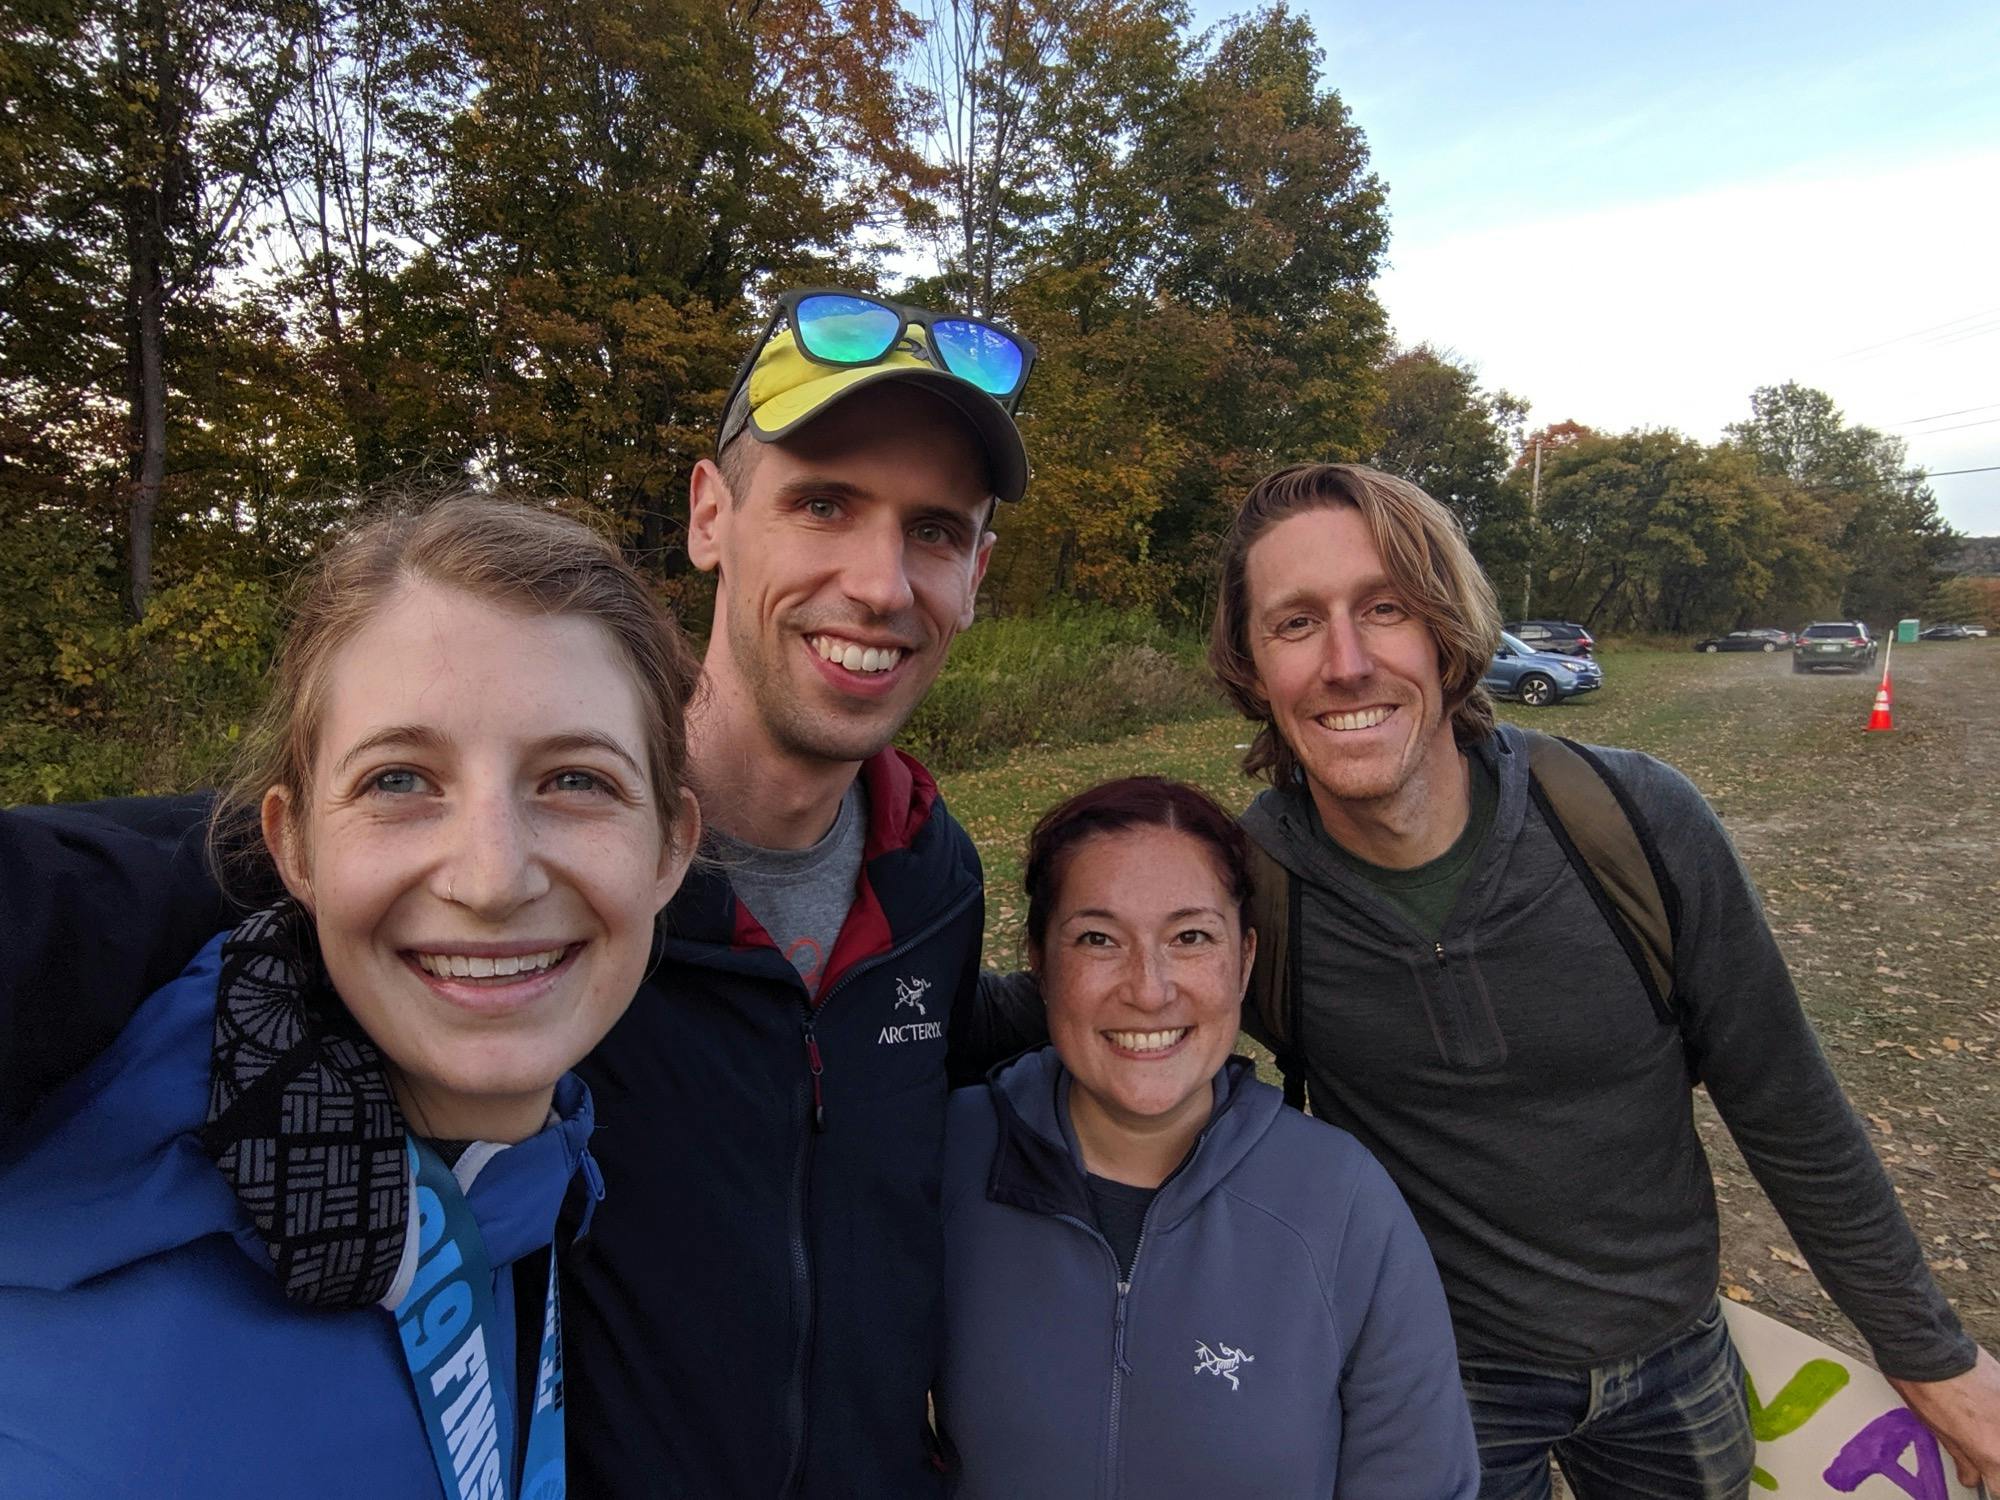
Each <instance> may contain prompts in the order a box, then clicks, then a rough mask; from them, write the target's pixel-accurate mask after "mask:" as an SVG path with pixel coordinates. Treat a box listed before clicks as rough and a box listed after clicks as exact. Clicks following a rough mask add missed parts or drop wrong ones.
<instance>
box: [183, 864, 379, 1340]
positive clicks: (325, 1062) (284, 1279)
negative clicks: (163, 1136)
mask: <svg viewBox="0 0 2000 1500" xmlns="http://www.w3.org/2000/svg"><path fill="white" fill-rule="evenodd" d="M403 1136H404V1126H403V1115H402V1111H401V1110H399V1109H398V1108H397V1107H396V1100H395V1096H394V1095H393V1094H391V1093H390V1091H389V1079H388V1074H387V1073H386V1072H385V1070H384V1066H383V1062H382V1055H381V1053H379V1052H378V1051H376V1049H375V1045H374V1043H372V1042H371V1041H369V1040H368V1038H367V1036H366V1035H365V1034H363V1032H362V1030H361V1028H360V1027H359V1026H358V1025H357V1024H356V1023H355V1021H354V1018H353V1017H352V1016H350V1015H349V1014H348V1012H347V1008H346V1007H345V1006H344V1005H342V1004H341V1003H340V999H339V997H338V996H336V995H335V994H334V992H333V989H332V986H331V985H330V984H329V983H328V981H327V977H326V970H325V968H324V967H323V966H322V964H321V962H320V955H319V941H318V937H317V935H316V934H315V932H314V930H313V923H312V918H311V917H310V916H308V915H307V914H306V912H305V911H304V910H303V909H301V908H300V907H299V906H298V905H297V904H296V903H295V902H292V901H282V902H280V903H279V904H278V905H276V906H274V907H271V908H270V909H268V910H266V911H261V912H258V913H257V914H256V915H254V916H252V917H250V918H249V919H248V920H246V921H245V922H244V923H243V924H242V925H241V926H239V927H238V928H237V929H236V930H235V931H234V932H232V933H230V935H229V936H228V937H227V938H226V939H225V940H224V941H223V945H222V973H221V977H220V979H219V981H218V983H217V986H216V1001H215V1055H214V1061H213V1065H212V1069H211V1072H210V1077H209V1095H208V1123H207V1124H206V1125H204V1126H203V1127H202V1132H201V1139H202V1144H203V1145H204V1146H206V1147H207V1148H208V1152H209V1154H210V1155H211V1156H213V1157H214V1158H215V1162H216V1165H217V1166H218V1167H219V1168H221V1170H222V1175H223V1176H224V1177H226V1178H228V1179H229V1184H230V1186H231V1187H233V1188H234V1189H235V1190H236V1196H237V1198H238V1200H239V1201H241V1203H242V1204H243V1207H244V1208H245V1209H246V1210H247V1211H248V1213H249V1214H250V1217H251V1220H252V1221H253V1222H254V1223H255V1224H256V1226H257V1232H258V1234H259V1235H260V1236H261V1237H262V1239H263V1241H264V1245H265V1248H266V1249H268V1250H269V1251H270V1253H271V1260H272V1263H273V1266H274V1268H275V1270H276V1272H277V1277H278V1285H279V1286H280V1287H281V1288H283V1290H284V1293H285V1296H286V1297H288V1298H289V1299H291V1300H292V1301H294V1302H304V1303H309V1304H311V1305H313V1306H316V1307H326V1308H355V1307H371V1306H373V1305H375V1304H376V1303H378V1302H380V1301H381V1300H382V1299H383V1298H384V1297H385V1296H387V1295H388V1293H389V1289H390V1286H391V1285H392V1284H393V1283H394V1281H395V1279H396V1270H397V1267H398V1266H399V1265H400V1264H401V1263H402V1259H403V1240H404V1235H405V1231H406V1228H407V1224H408V1218H409V1173H408V1167H407V1162H406V1159H405V1156H404V1145H403Z"/></svg>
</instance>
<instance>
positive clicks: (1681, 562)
mask: <svg viewBox="0 0 2000 1500" xmlns="http://www.w3.org/2000/svg"><path fill="white" fill-rule="evenodd" d="M1540 520H1541V536H1542V538H1543V545H1544V548H1545V550H1544V552H1543V554H1542V557H1541V562H1540V566H1539V567H1538V570H1537V578H1538V580H1539V581H1538V584H1537V588H1538V590H1540V597H1541V598H1543V599H1544V600H1545V601H1546V604H1545V606H1541V607H1546V608H1547V609H1549V610H1550V611H1551V612H1554V613H1559V614H1562V615H1563V616H1565V617H1567V618H1571V619H1575V620H1578V621H1580V622H1582V623H1583V624H1585V625H1589V626H1592V627H1593V628H1598V629H1638V630H1658V631H1676V632H1684V631H1691V630H1700V629H1704V628H1709V627H1713V626H1718V625H1726V624H1733V623H1735V622H1736V621H1737V619H1738V618H1739V617H1740V616H1741V615H1742V614H1743V612H1744V611H1745V610H1748V609H1751V608H1754V606H1755V605H1756V604H1757V602H1758V601H1759V600H1761V599H1762V598H1763V597H1764V596H1765V595H1766V594H1767V593H1768V591H1769V589H1770V586H1771V574H1770V568H1769V565H1768V561H1767V559H1768V557H1769V555H1770V553H1771V550H1772V546H1773V542H1774V539H1775V537H1776V535H1777V533H1778V532H1779V530H1780V528H1781V525H1782V519H1781V515H1780V512H1779V510H1778V508H1777V506H1776V505H1775V504H1774V503H1773V501H1772V498H1771V496H1770V493H1769V491H1768V489H1767V488H1766V487H1765V486H1764V485H1763V484H1761V483H1760V482H1759V479H1758V476H1757V474H1756V471H1755V467H1754V464H1753V463H1752V462H1751V461H1750V460H1748V459H1747V458H1746V457H1745V455H1743V454H1742V453H1741V451H1740V450H1737V449H1734V448H1731V447H1728V446H1723V447H1719V448H1710V447H1705V446H1704V445H1702V444H1700V443H1697V442H1694V441H1693V440H1692V439H1689V438H1686V437H1683V436H1682V435H1680V434H1679V433H1675V432H1628V433H1624V434H1620V435H1617V436H1601V437H1588V438H1582V439H1579V440H1577V441H1575V442H1574V443H1571V444H1569V445H1567V446H1565V447H1563V448H1560V449H1558V450H1556V452H1555V453H1554V454H1553V455H1550V454H1548V453H1544V455H1543V458H1542V503H1541V515H1540Z"/></svg>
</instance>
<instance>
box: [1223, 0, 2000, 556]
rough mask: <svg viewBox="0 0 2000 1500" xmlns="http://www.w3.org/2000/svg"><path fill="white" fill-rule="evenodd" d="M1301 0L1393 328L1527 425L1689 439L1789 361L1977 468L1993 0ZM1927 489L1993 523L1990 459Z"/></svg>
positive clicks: (1996, 220) (1989, 288)
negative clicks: (1355, 163) (1630, 430)
mask: <svg viewBox="0 0 2000 1500" xmlns="http://www.w3.org/2000/svg"><path fill="white" fill-rule="evenodd" d="M1243 8H1244V7H1243V6H1242V5H1231V4H1218V3H1214V0H1198V6H1197V10H1198V14H1199V16H1200V17H1201V18H1202V19H1203V20H1204V21H1207V20H1214V19H1217V18H1219V17H1221V16H1224V15H1227V14H1230V13H1232V12H1235V11H1239V10H1241V9H1243ZM1302 8H1303V9H1304V10H1305V11H1306V12H1307V13H1308V14H1309V15H1310V16H1311V17H1312V19H1313V22H1314V25H1315V27H1316V29H1317V31H1318V33H1319V37H1320V41H1321V44H1322V46H1323V47H1324V48H1325V50H1326V53H1327V58H1326V65H1325V76H1326V81H1327V82H1328V83H1329V84H1330V85H1331V86H1332V87H1334V88H1336V89H1338V90H1339V91H1340V93H1341V95H1342V97H1343V98H1344V99H1345V100H1346V102H1347V104H1348V106H1349V108H1350V109H1351V110H1352V111H1353V115H1354V119H1355V121H1356V123H1357V124H1359V125H1360V126H1361V128H1362V129H1363V130H1364V131H1366V132H1367V135H1368V138H1369V145H1370V149H1371V152H1372V155H1373V159H1374V165H1375V169H1376V170H1377V171H1378V172H1379V173H1380V174H1381V176H1382V177H1383V179H1384V180H1385V181H1386V182H1387V184H1388V186H1389V208H1390V216H1391V226H1392V238H1391V242H1390V249H1389V267H1388V269H1387V271H1386V272H1385V274H1384V276H1383V278H1382V281H1381V284H1380V292H1381V296H1382V299H1383V302H1384V304H1385V305H1386V306H1387V308H1388V311H1389V315H1390V318H1391V320H1392V322H1393V323H1394V324H1395V328H1396V332H1397V335H1398V337H1399V338H1401V339H1402V340H1404V341H1405V342H1415V341H1418V340H1428V341H1430V342H1432V343H1434V344H1438V345H1441V346H1444V347H1448V348H1450V349H1452V350H1455V351H1456V352H1457V353H1458V354H1459V355H1460V356H1462V357H1463V358H1465V359H1467V360H1469V361H1471V362H1472V363H1473V364H1474V365H1476V366H1477V367H1478V369H1479V370H1480V373H1481V377H1482V379H1483V380H1484V382H1485V383H1486V384H1487V385H1489V386H1499V387H1504V388H1506V389H1507V390H1510V391H1512V392H1513V393H1514V394H1516V395H1518V396H1521V397H1524V398H1525V399H1527V400H1528V401H1530V402H1532V403H1533V410H1532V412H1531V413H1530V416H1529V421H1530V423H1531V425H1533V426H1540V425H1542V424H1544V423H1547V422H1555V421H1561V420H1563V419H1565V418H1574V419H1575V420H1577V421H1579V422H1584V423H1588V424H1590V425H1592V426H1596V427H1603V428H1608V429H1612V430H1622V429H1624V428H1627V427H1636V426H1652V427H1675V428H1678V429H1680V430H1681V431H1683V432H1686V433H1688V434H1690V435H1692V436H1694V437H1698V438H1701V439H1704V440H1711V439H1714V438H1716V437H1719V436H1720V435H1721V432H1722V428H1723V426H1724V424H1726V423H1728V422H1731V421H1734V420H1737V419H1739V418H1741V417H1744V416H1747V415H1748V413H1749V395H1750V392H1751V391H1752V390H1753V389H1755V388H1756V387H1757V386H1760V385H1768V384H1777V383H1780V382H1782V381H1785V380H1798V381H1801V382H1804V383H1806V384H1809V385H1814V386H1818V387H1820V388H1821V389H1823V390H1825V391H1827V392H1828V393H1830V394H1831V395H1832V396H1833V398H1834V400H1835V401H1836V402H1837V403H1839V405H1840V406H1841V407H1842V409H1843V410H1844V411H1845V413H1846V415H1847V417H1848V419H1849V420H1850V421H1855V422H1864V423H1867V424H1868V425H1870V426H1874V427H1879V428H1883V429H1885V430H1889V431H1893V432H1895V433H1897V434H1898V435H1900V436H1902V437H1904V438H1905V439H1907V440H1908V442H1909V445H1910V453H1911V457H1912V459H1913V460H1914V461H1915V462H1917V463H1920V464H1922V465H1923V466H1925V467H1926V468H1928V469H1930V470H1932V471H1934V472H1935V471H1938V470H1945V469H1962V468H1974V467H1982V466H1985V465H1995V466H2000V4H1994V3H1993V0H1984V3H1980V4H1973V3H1958V0H1926V3H1920V4H1908V3H1906V4H1901V5H1884V4H1882V3H1880V0H1871V3H1866V4H1862V3H1853V0H1763V3H1760V4H1756V5H1743V4H1741V3H1740V0H1738V3H1730V4H1719V3H1709V0H1699V3H1686V0H1666V3H1663V4H1662V3H1654V4H1650V5H1644V6H1641V5H1631V4H1623V3H1614V0H1603V3H1594V4H1566V3H1556V0H1526V3H1519V4H1514V5H1493V4H1490V3H1480V0H1428V3H1427V0H1412V3H1400V4H1399V3H1395V0H1303V5H1302ZM1934 485H1935V488H1936V490H1937V493H1938V496H1939V500H1940V502H1941V505H1942V508H1943V510H1944V513H1945V515H1946V517H1947V519H1949V520H1950V521H1951V522H1952V523H1953V524H1954V525H1956V526H1958V527H1959V528H1961V529H1962V530H1965V531H1968V532H1971V533H1974V534H1977V535H1992V534H1996V533H2000V467H1996V468H1995V469H1994V470H1993V472H1989V473H1984V474H1966V475H1961V476H1953V477H1939V478H1937V479H1935V480H1934Z"/></svg>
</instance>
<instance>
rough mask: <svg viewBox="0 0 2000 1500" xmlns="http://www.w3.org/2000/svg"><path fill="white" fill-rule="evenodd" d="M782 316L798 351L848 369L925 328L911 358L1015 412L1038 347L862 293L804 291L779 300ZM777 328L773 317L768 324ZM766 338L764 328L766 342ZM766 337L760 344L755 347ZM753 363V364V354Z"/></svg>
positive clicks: (979, 323) (988, 327)
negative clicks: (933, 366)
mask: <svg viewBox="0 0 2000 1500" xmlns="http://www.w3.org/2000/svg"><path fill="white" fill-rule="evenodd" d="M778 308H779V313H780V315H781V316H782V317H783V318H784V320H785V321H786V322H788V323H789V324H790V325H791V328H792V336H793V338H794V339H795V340H796V341H797V343H798V347H799V352H800V353H802V354H804V355H805V356H806V358H808V359H810V360H814V361H817V362H818V363H820V364H823V365H834V366H838V367H840V368H843V369H851V368H853V367H855V366H857V365H871V364H873V363H875V361H877V360H879V359H882V358H883V357H885V356H886V355H887V354H888V353H889V351H890V350H892V349H894V348H895V347H896V346H897V344H898V343H899V342H900V341H901V340H902V338H903V335H904V333H905V332H907V331H908V330H909V329H910V328H911V327H912V326H913V325H914V326H915V327H918V328H921V329H923V330H924V336H925V340H924V341H925V343H927V344H928V345H929V352H928V353H926V351H925V348H924V345H923V344H919V343H916V342H914V341H913V342H912V343H911V344H910V346H909V348H910V350H911V352H912V353H915V354H916V355H917V356H918V357H919V358H924V359H930V360H932V361H933V362H934V363H937V364H940V365H942V366H943V367H944V368H945V369H947V370H949V371H950V372H951V373H952V374H954V375H956V376H958V378H959V379H961V380H964V381H968V382H970V383H971V384H973V385H975V386H977V387H978V388H979V389H980V390H982V391H984V392H986V394H987V395H989V396H991V397H992V398H993V399H994V400H995V401H998V402H999V403H1000V404H1001V405H1002V406H1004V407H1006V408H1007V410H1008V411H1009V412H1012V411H1013V410H1014V408H1015V406H1016V405H1017V404H1018V403H1019V401H1020V399H1021V391H1022V389H1023V388H1024V387H1025V386H1026V385H1027V383H1028V372H1029V371H1030V370H1031V369H1033V368H1034V364H1035V346H1034V345H1033V344H1031V343H1030V342H1029V341H1028V340H1026V339H1024V338H1022V337H1021V336H1020V335H1019V334H1017V333H1015V332H1014V331H1013V330H1012V329H1008V328H1002V327H1001V326H1000V325H999V324H998V323H989V322H986V321H984V320H982V319H979V318H968V317H963V316H960V315H958V314H955V313H953V314H946V313H933V312H930V311H927V310H926V309H924V308H921V307H905V306H903V305H902V304H900V303H896V302H887V301H884V300H883V299H881V298H879V297H871V296H869V295H867V294H866V293H863V292H850V291H842V290H839V289H838V288H831V287H810V288H801V289H800V290H798V291H792V292H787V293H785V295H784V296H783V298H781V299H780V301H779V304H778ZM777 326H778V323H777V319H776V318H774V319H773V320H772V324H771V327H772V329H775V328H776V327H777ZM769 338H770V333H769V332H768V331H767V332H766V333H765V336H764V340H768V339H769ZM764 340H760V341H759V343H760V346H761V344H762V342H764ZM751 362H752V363H754V362H755V355H754V354H753V355H752V358H751Z"/></svg>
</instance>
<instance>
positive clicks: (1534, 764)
mask: <svg viewBox="0 0 2000 1500" xmlns="http://www.w3.org/2000/svg"><path fill="white" fill-rule="evenodd" d="M1523 733H1524V734H1525V735H1526V736H1527V741H1528V769H1529V772H1530V777H1529V782H1528V788H1529V795H1530V796H1532V797H1533V798H1534V800H1535V805H1536V806H1537V807H1539V808H1540V809H1541V811H1542V815H1543V818H1544V819H1545V821H1546V822H1547V823H1548V826H1549V831H1550V832H1551V833H1553V834H1554V835H1555V837H1556V842H1557V843H1559V844H1560V845H1561V846H1562V850H1563V854H1564V855H1565V856H1566V857H1567V858H1568V860H1569V863H1570V866H1571V868H1572V869H1574V870H1575V871H1576V873H1577V877H1578V878H1579V879H1580V880H1582V882H1583V885H1584V889H1586V890H1587V891H1589V892H1590V895H1591V899H1592V900H1593V901H1595V902H1596V904H1597V908H1598V910H1599V911H1600V912H1602V913H1603V914H1604V919H1605V921H1606V923H1607V924H1609V926H1610V928H1611V931H1612V934H1613V936H1615V937H1616V938H1617V939H1618V942H1619V945H1620V946H1621V947H1622V948H1624V950H1625V953H1626V956H1627V957H1628V958H1630V959H1631V961H1632V967H1633V968H1634V969H1635V970H1636V971H1637V972H1638V975H1639V981H1640V983H1641V984H1643V985H1644V986H1645V988H1646V998H1647V999H1648V1000H1650V1001H1651V1002H1652V1005H1653V1010H1654V1013H1655V1014H1657V1015H1658V1016H1659V1018H1660V1019H1661V1020H1662V1021H1664V1022H1667V1023H1668V1024H1671V1025H1678V1024H1679V1016H1678V1012H1677V1009H1676V1007H1675V1005H1674V940H1675V938H1676V937H1677V935H1678V932H1679V927H1680V896H1679V892H1678V891H1676V890H1675V888H1674V883H1673V879H1672V877H1671V876H1669V875H1668V874H1667V869H1666V865H1665V864H1664V863H1663V862H1662V861H1661V859H1660V854H1659V848H1658V846H1657V845H1656V843H1655V842H1654V840H1653V836H1652V830H1651V829H1650V828H1648V827H1647V825H1646V821H1645V819H1644V818H1643V817H1642V816H1641V815H1640V812H1639V809H1638V808H1637V806H1635V805H1634V803H1633V802H1632V799H1631V797H1630V796H1629V795H1628V794H1627V793H1626V791H1625V789H1624V788H1623V787H1621V786H1620V785H1619V784H1618V781H1617V779H1616V778H1615V777H1613V776H1612V774H1611V771H1610V768H1609V767H1607V766H1606V765H1605V764H1604V762H1603V760H1602V759H1600V758H1599V757H1598V756H1597V755H1596V754H1594V753H1593V752H1592V751H1590V750H1589V749H1588V748H1586V747H1585V746H1582V745H1579V744H1577V743H1575V742H1574V741H1572V740H1565V739H1557V738H1556V737H1554V736H1552V735H1546V734H1539V733H1537V732H1535V731H1534V730H1525V731H1523Z"/></svg>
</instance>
